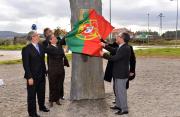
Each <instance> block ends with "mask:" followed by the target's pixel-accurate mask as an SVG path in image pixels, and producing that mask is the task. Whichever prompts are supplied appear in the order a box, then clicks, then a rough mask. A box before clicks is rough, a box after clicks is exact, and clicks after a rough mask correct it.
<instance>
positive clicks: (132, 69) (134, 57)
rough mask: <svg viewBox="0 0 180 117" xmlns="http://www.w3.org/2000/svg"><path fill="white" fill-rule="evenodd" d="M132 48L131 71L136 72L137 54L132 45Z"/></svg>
mask: <svg viewBox="0 0 180 117" xmlns="http://www.w3.org/2000/svg"><path fill="white" fill-rule="evenodd" d="M130 48H131V56H130V72H133V73H135V69H136V56H135V54H134V50H133V48H132V46H130Z"/></svg>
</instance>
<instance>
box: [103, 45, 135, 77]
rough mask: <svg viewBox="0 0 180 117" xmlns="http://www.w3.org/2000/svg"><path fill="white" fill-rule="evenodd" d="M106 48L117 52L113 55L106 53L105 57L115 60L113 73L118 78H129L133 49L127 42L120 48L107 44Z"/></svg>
mask: <svg viewBox="0 0 180 117" xmlns="http://www.w3.org/2000/svg"><path fill="white" fill-rule="evenodd" d="M105 49H106V50H108V51H110V52H111V53H116V54H115V55H113V56H111V55H108V54H104V55H103V57H104V58H105V59H108V61H110V62H113V68H112V75H113V77H114V78H117V79H125V78H129V59H130V55H131V49H130V47H129V46H128V45H127V44H124V45H122V47H120V48H118V49H117V48H112V47H110V46H105Z"/></svg>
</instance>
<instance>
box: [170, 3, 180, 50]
mask: <svg viewBox="0 0 180 117" xmlns="http://www.w3.org/2000/svg"><path fill="white" fill-rule="evenodd" d="M170 1H174V0H170ZM176 2H177V3H176V5H177V7H176V9H177V11H176V40H175V47H176V46H177V38H178V14H179V2H178V0H176Z"/></svg>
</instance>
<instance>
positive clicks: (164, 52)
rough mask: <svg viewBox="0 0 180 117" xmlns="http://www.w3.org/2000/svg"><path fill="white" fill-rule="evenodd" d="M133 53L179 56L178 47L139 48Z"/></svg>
mask: <svg viewBox="0 0 180 117" xmlns="http://www.w3.org/2000/svg"><path fill="white" fill-rule="evenodd" d="M135 53H136V56H140V57H142V56H143V57H167V58H180V48H158V49H157V48H153V49H139V50H136V51H135Z"/></svg>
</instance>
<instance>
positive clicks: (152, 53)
mask: <svg viewBox="0 0 180 117" xmlns="http://www.w3.org/2000/svg"><path fill="white" fill-rule="evenodd" d="M135 54H136V56H137V57H162V58H163V57H164V58H180V48H153V49H139V50H135ZM66 57H67V58H68V60H69V61H70V60H71V59H72V54H66ZM46 60H47V59H46ZM20 63H22V60H21V59H18V60H8V61H0V65H2V64H5V65H9V64H20Z"/></svg>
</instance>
